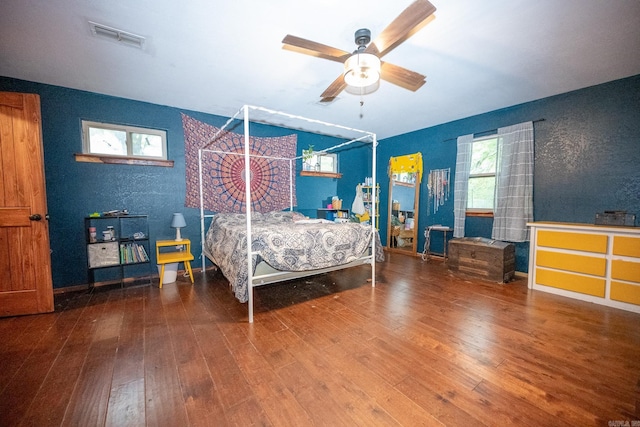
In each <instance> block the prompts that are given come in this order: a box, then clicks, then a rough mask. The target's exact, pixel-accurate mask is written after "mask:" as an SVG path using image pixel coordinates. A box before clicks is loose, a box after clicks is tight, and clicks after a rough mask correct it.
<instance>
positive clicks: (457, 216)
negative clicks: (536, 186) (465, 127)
mask: <svg viewBox="0 0 640 427" xmlns="http://www.w3.org/2000/svg"><path fill="white" fill-rule="evenodd" d="M492 140H495V148H496V149H495V171H491V169H492V156H493V154H492V153H493V152H494V151H493V147H492V144H493V142H487V141H492ZM457 146H458V153H457V158H456V173H455V188H454V202H453V204H454V232H453V235H454V237H464V235H465V233H464V226H465V219H466V216H467V213H472V212H474V211H487V210H492V211H493V229H492V232H491V238H492V239H496V240H505V241H510V242H524V241H527V240H529V230H528V228H527V222H529V221H532V220H533V122H526V123H520V124H517V125H513V126H507V127H504V128H499V129H498V130H497V133H496V134H495V135H492V136H491V137H486V138H482V139H475V138H474V137H473V135H464V136H461V137H459V138H458V144H457ZM491 185H494V189H493V200H492V201H491V200H490V199H491V196H490V194H491V192H492V189H491ZM489 205H492V206H489ZM489 208H492V209H489Z"/></svg>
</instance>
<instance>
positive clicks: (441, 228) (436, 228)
mask: <svg viewBox="0 0 640 427" xmlns="http://www.w3.org/2000/svg"><path fill="white" fill-rule="evenodd" d="M432 231H441V232H442V242H443V246H442V248H443V249H442V257H443V258H444V261H445V262H447V233H450V232H452V231H453V228H451V227H446V226H443V225H430V226H429V227H427V229H426V230H425V232H424V237H426V241H425V242H424V252H422V259H423V260H424V261H429V259H430V258H431V253H432V252H431V251H430V250H429V249H430V246H431V232H432Z"/></svg>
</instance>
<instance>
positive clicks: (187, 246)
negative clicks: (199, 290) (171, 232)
mask: <svg viewBox="0 0 640 427" xmlns="http://www.w3.org/2000/svg"><path fill="white" fill-rule="evenodd" d="M176 246H182V248H183V250H172V251H170V252H160V248H169V247H174V248H175V247H176ZM191 261H193V255H191V240H189V239H182V240H158V241H156V262H157V263H158V264H159V265H161V267H160V286H159V287H160V288H162V279H163V278H164V267H165V264H171V263H174V262H184V268H185V269H186V270H187V272H188V273H189V278H190V279H191V283H193V271H191Z"/></svg>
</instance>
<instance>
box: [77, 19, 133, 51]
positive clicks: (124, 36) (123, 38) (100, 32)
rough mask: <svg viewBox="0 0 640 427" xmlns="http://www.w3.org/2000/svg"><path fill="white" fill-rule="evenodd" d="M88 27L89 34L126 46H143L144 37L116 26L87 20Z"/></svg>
mask: <svg viewBox="0 0 640 427" xmlns="http://www.w3.org/2000/svg"><path fill="white" fill-rule="evenodd" d="M89 27H90V28H91V34H93V35H94V36H96V37H99V38H103V39H107V40H111V41H114V42H118V43H121V44H124V45H127V46H131V47H137V48H138V49H142V48H143V47H144V37H142V36H138V35H136V34H133V33H129V32H127V31H122V30H118V29H117V28H113V27H108V26H106V25H103V24H98V23H97V22H92V21H89Z"/></svg>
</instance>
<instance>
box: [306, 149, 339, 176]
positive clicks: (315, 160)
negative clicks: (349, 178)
mask: <svg viewBox="0 0 640 427" xmlns="http://www.w3.org/2000/svg"><path fill="white" fill-rule="evenodd" d="M321 157H330V158H332V159H333V160H332V161H333V170H326V169H325V170H323V169H322V168H320V169H317V168H316V165H318V164H319V165H322V161H321V160H320V158H321ZM303 163H304V164H306V165H307V166H308V167H307V168H306V169H305V168H304V165H303V170H307V171H312V172H320V173H338V155H337V154H336V153H313V154H312V155H311V157H310V158H309V159H306V160H303Z"/></svg>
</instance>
